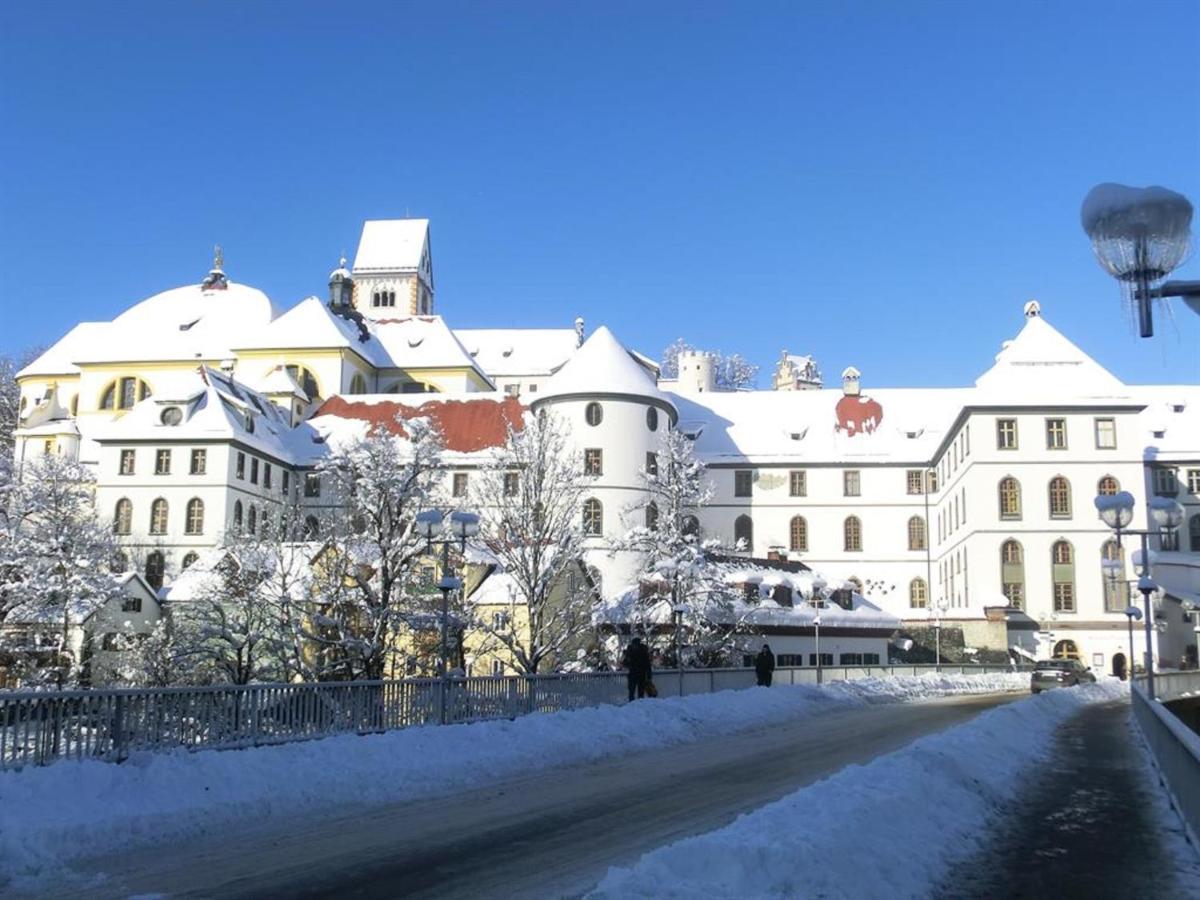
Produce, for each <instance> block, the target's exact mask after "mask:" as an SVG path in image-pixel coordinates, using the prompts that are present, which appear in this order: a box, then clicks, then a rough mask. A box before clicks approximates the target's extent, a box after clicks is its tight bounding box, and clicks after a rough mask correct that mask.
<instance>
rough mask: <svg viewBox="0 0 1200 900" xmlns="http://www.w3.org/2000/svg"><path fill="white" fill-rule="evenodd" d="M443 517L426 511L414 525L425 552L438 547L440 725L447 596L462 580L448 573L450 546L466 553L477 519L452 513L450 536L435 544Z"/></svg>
mask: <svg viewBox="0 0 1200 900" xmlns="http://www.w3.org/2000/svg"><path fill="white" fill-rule="evenodd" d="M444 518H445V514H444V513H443V512H442V511H441V510H440V509H430V510H426V511H424V512H421V513H418V514H417V517H416V522H415V528H416V531H417V534H418V535H420V536H421V537H423V538H424V539H425V546H426V549H427V551H428V552H429V553H430V554H431V555H432V553H433V547H434V545H435V544H440V545H441V548H442V577H441V578H440V579H439V580H438V590H440V591H441V592H442V614H441V620H442V621H441V626H442V627H441V638H442V639H441V646H440V648H439V649H440V652H439V654H438V681H439V683H440V685H441V690H440V691H439V693H440V695H441V697H440V707H441V715H440V719H441V723H442V724H443V725H445V724H446V696H447V694H448V693H449V687H450V685H449V681H448V675H449V668H450V667H449V665H448V662H449V650H450V647H449V634H448V630H449V620H450V592H451V591H461V590H462V579H461V578H458V577H456V576H454V575H453V574H451V571H450V545H451V544H457V545H458V548H459V552H460V553H462V552H465V551H466V549H467V539H468V538H471V537H474V536H475V535H477V534H478V533H479V516H477V515H476V514H475V513H472V512H465V511H463V510H455V511H454V512H452V513H450V534H449V535H448V536H447V537H445V538H442V539H441V540H437V537H438V535H440V534H441V533H442V529H443V528H444V527H445V523H444V522H443V519H444Z"/></svg>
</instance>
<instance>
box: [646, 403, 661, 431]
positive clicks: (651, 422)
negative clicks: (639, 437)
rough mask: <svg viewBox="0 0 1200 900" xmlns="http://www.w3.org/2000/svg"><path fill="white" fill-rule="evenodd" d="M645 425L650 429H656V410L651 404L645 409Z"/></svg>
mask: <svg viewBox="0 0 1200 900" xmlns="http://www.w3.org/2000/svg"><path fill="white" fill-rule="evenodd" d="M646 427H647V428H649V429H650V430H651V431H658V410H657V409H655V408H654V407H653V406H651V407H649V408H648V409H647V410H646Z"/></svg>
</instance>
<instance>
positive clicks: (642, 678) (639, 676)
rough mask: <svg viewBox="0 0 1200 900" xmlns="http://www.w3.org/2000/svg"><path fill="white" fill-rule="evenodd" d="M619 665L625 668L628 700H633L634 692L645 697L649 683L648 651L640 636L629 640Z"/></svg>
mask: <svg viewBox="0 0 1200 900" xmlns="http://www.w3.org/2000/svg"><path fill="white" fill-rule="evenodd" d="M621 665H622V666H623V667H624V668H625V669H626V670H627V672H626V678H627V679H628V681H629V702H630V703H632V702H633V698H634V695H635V694H636V695H637V696H638V697H645V696H646V685H647V684H649V683H650V675H651V666H650V651H649V649H647V647H646V645H645V644H643V643H642V639H641V638H638V637H635V638H634V639H633V640H632V641H630V642H629V646H628V647H626V648H625V653H624V655H623V656H622V657H621Z"/></svg>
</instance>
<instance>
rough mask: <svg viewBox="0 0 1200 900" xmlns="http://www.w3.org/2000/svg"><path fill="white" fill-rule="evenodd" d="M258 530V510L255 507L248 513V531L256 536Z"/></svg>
mask: <svg viewBox="0 0 1200 900" xmlns="http://www.w3.org/2000/svg"><path fill="white" fill-rule="evenodd" d="M257 530H258V510H257V509H255V508H254V507H253V506H251V507H250V509H249V510H248V511H247V512H246V531H247V532H248V533H249V534H254V533H255V532H256V531H257Z"/></svg>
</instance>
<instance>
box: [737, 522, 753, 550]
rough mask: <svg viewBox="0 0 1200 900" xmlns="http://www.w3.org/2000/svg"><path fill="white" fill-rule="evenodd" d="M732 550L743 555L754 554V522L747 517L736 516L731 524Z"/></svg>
mask: <svg viewBox="0 0 1200 900" xmlns="http://www.w3.org/2000/svg"><path fill="white" fill-rule="evenodd" d="M733 549H734V550H737V551H740V552H743V553H753V552H754V522H753V521H751V519H750V517H749V516H738V517H737V520H736V521H734V523H733Z"/></svg>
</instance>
